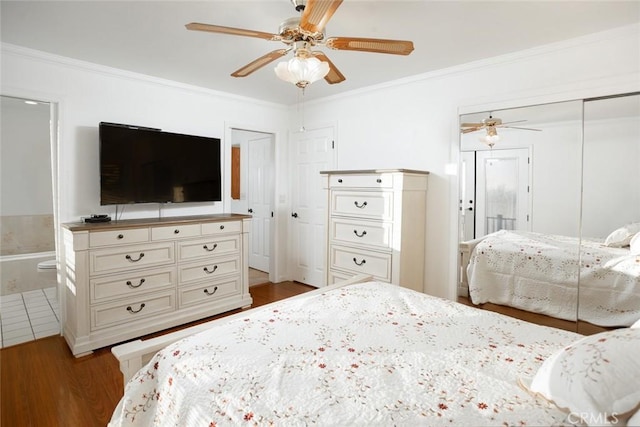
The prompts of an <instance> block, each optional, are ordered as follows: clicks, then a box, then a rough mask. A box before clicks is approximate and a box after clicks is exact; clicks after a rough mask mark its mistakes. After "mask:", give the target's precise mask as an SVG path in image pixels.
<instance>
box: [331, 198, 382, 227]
mask: <svg viewBox="0 0 640 427" xmlns="http://www.w3.org/2000/svg"><path fill="white" fill-rule="evenodd" d="M331 214H332V215H346V216H354V217H357V218H369V219H378V220H383V221H391V220H392V219H393V193H391V192H384V191H377V192H374V191H370V192H367V191H360V192H351V191H332V192H331Z"/></svg>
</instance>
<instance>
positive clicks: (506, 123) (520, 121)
mask: <svg viewBox="0 0 640 427" xmlns="http://www.w3.org/2000/svg"><path fill="white" fill-rule="evenodd" d="M522 122H526V120H514V121H511V122H504V123H502V126H504V125H510V124H512V123H522Z"/></svg>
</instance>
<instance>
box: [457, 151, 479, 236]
mask: <svg viewBox="0 0 640 427" xmlns="http://www.w3.org/2000/svg"><path fill="white" fill-rule="evenodd" d="M460 160H461V163H462V165H461V167H460V171H461V172H460V173H461V177H460V200H459V204H460V205H459V206H460V216H459V219H460V228H459V229H460V230H461V233H462V236H461V240H462V241H467V240H472V239H474V237H475V210H476V206H475V199H476V194H475V193H476V152H475V151H462V152H461V153H460Z"/></svg>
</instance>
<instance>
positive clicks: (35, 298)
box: [0, 287, 60, 348]
mask: <svg viewBox="0 0 640 427" xmlns="http://www.w3.org/2000/svg"><path fill="white" fill-rule="evenodd" d="M59 312H60V308H59V306H58V298H57V294H56V288H55V287H51V288H46V289H38V290H35V291H29V292H23V293H21V294H13V295H5V296H1V297H0V327H1V332H2V333H1V340H0V347H2V348H4V347H9V346H12V345H16V344H21V343H23V342H27V341H33V340H34V339H39V338H44V337H48V336H51V335H56V334H59V333H60V319H59V315H58V313H59Z"/></svg>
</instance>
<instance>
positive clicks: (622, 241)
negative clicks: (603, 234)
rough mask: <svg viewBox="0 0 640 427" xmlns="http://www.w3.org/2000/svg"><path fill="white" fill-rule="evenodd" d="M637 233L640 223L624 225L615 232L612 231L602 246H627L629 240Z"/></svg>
mask: <svg viewBox="0 0 640 427" xmlns="http://www.w3.org/2000/svg"><path fill="white" fill-rule="evenodd" d="M638 232H640V222H632V223H630V224H626V225H624V226H622V227H620V228H618V229H617V230H613V231H612V232H611V234H609V235H608V236H607V238H606V239H605V240H604V244H605V246H609V247H612V248H622V247H624V246H629V243H630V242H631V238H632V237H633V236H634V235H635V234H636V233H638Z"/></svg>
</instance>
